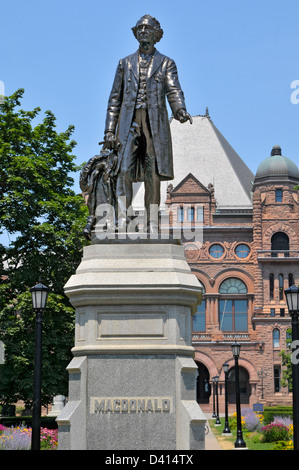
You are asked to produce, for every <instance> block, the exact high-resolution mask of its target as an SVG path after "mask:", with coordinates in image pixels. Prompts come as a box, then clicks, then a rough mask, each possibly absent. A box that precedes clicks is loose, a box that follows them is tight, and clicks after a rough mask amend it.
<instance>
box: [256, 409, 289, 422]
mask: <svg viewBox="0 0 299 470" xmlns="http://www.w3.org/2000/svg"><path fill="white" fill-rule="evenodd" d="M263 414H264V424H270V423H272V422H273V421H274V418H275V417H278V416H280V417H282V418H287V417H290V418H292V416H293V408H292V406H269V407H268V406H265V408H264V413H263Z"/></svg>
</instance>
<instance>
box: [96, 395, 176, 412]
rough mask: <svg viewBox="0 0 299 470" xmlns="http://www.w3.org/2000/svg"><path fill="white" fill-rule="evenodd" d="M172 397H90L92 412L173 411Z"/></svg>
mask: <svg viewBox="0 0 299 470" xmlns="http://www.w3.org/2000/svg"><path fill="white" fill-rule="evenodd" d="M172 408H173V407H172V398H170V397H90V413H93V414H94V413H99V414H101V413H104V414H107V413H119V414H124V413H126V414H127V413H141V414H142V413H171V412H172Z"/></svg>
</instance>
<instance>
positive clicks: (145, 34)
mask: <svg viewBox="0 0 299 470" xmlns="http://www.w3.org/2000/svg"><path fill="white" fill-rule="evenodd" d="M137 40H138V42H139V44H140V46H141V48H142V49H144V50H145V51H148V50H150V49H151V48H152V47H153V46H154V44H155V31H154V28H152V27H151V26H150V25H148V24H141V25H139V26H138V27H137Z"/></svg>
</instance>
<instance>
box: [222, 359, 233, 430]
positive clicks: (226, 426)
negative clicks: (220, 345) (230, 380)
mask: <svg viewBox="0 0 299 470" xmlns="http://www.w3.org/2000/svg"><path fill="white" fill-rule="evenodd" d="M222 367H223V372H224V377H225V382H224V391H225V423H224V428H223V431H222V434H226V435H228V434H229V435H231V434H232V433H231V430H230V427H229V424H228V393H227V376H228V369H229V365H228V364H227V362H225V363H224V364H223V366H222Z"/></svg>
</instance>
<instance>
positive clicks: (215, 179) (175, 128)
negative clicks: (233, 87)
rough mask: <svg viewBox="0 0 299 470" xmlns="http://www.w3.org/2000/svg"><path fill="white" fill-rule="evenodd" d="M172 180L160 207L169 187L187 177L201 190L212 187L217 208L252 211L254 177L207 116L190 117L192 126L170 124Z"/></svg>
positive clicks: (139, 197)
mask: <svg viewBox="0 0 299 470" xmlns="http://www.w3.org/2000/svg"><path fill="white" fill-rule="evenodd" d="M170 129H171V135H172V146H173V162H174V176H175V177H174V180H172V181H163V182H162V185H161V205H162V206H163V203H164V202H165V201H166V194H167V186H168V184H169V183H171V184H172V185H173V187H176V186H178V185H179V184H180V182H181V181H182V180H183V179H184V178H185V177H186V176H187V175H189V173H192V175H193V176H194V177H195V178H196V179H197V180H198V181H199V182H200V183H201V184H202V185H203V186H204V187H208V185H209V184H210V183H212V184H213V185H214V190H215V198H216V201H217V207H218V208H219V209H221V208H228V209H230V208H231V209H241V208H242V209H251V208H252V203H251V194H250V193H251V190H252V185H251V182H253V181H254V174H253V173H252V172H251V170H250V169H249V168H248V167H247V165H246V164H245V163H244V161H243V160H242V159H241V158H240V156H239V155H238V154H237V152H236V151H235V150H234V149H233V147H232V146H231V145H230V144H229V143H228V141H227V140H226V139H225V138H224V136H223V135H222V134H221V132H220V131H219V130H218V129H217V127H216V126H215V125H214V124H213V122H212V120H211V119H210V117H209V116H208V115H205V116H193V124H192V125H190V123H189V122H187V123H185V124H181V123H180V122H179V121H176V120H175V119H172V120H171V123H170ZM135 194H136V196H135V198H134V200H133V205H134V208H136V209H137V210H138V209H139V210H140V208H142V207H143V199H144V196H143V195H144V192H143V185H142V186H141V183H139V184H137V185H135Z"/></svg>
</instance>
